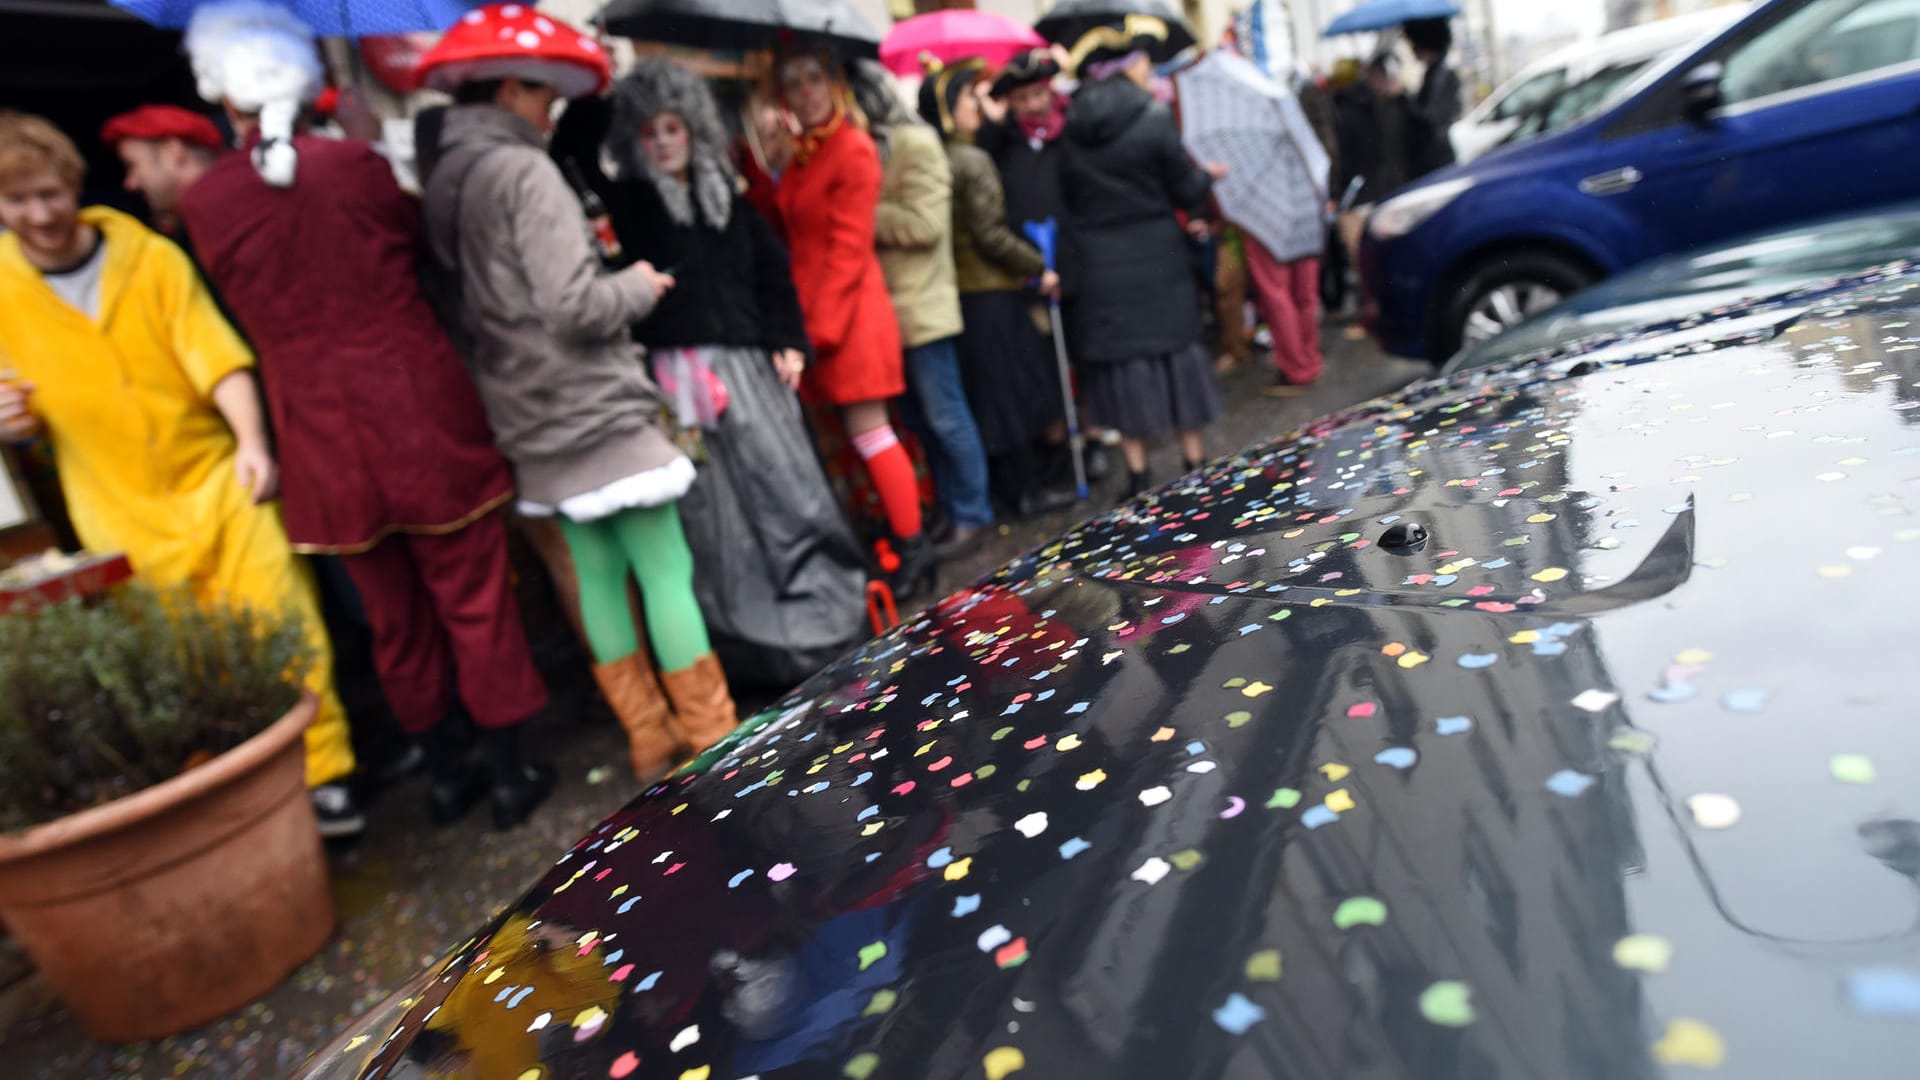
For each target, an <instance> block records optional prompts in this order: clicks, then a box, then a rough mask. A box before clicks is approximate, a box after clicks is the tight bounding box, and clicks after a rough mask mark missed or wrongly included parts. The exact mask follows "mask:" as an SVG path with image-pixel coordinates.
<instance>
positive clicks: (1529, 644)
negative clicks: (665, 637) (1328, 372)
mask: <svg viewBox="0 0 1920 1080" xmlns="http://www.w3.org/2000/svg"><path fill="white" fill-rule="evenodd" d="M1917 307H1920V277H1917V276H1915V275H1905V276H1901V277H1897V278H1890V279H1888V280H1886V281H1882V282H1879V283H1877V284H1876V285H1875V286H1874V287H1872V288H1871V289H1867V290H1862V291H1860V292H1858V293H1855V294H1850V295H1849V296H1847V297H1844V298H1840V299H1836V300H1834V301H1832V302H1830V303H1828V304H1826V305H1824V306H1823V307H1822V308H1821V309H1820V310H1819V311H1818V312H1815V313H1811V314H1809V315H1808V317H1807V318H1806V319H1804V320H1803V321H1801V322H1800V323H1798V324H1797V325H1795V326H1794V327H1792V328H1791V329H1789V330H1788V331H1787V332H1786V333H1784V334H1783V335H1781V336H1780V337H1779V338H1778V339H1776V340H1774V341H1773V342H1771V343H1769V344H1766V345H1763V346H1758V347H1752V346H1742V347H1733V348H1725V349H1719V350H1715V351H1711V352H1707V353H1704V354H1702V355H1697V356H1690V357H1686V358H1684V359H1683V360H1672V361H1662V362H1653V363H1646V364H1641V365H1636V366H1633V367H1631V368H1627V369H1618V370H1613V369H1609V370H1605V371H1601V372H1598V373H1595V374H1591V375H1587V376H1584V377H1570V376H1568V375H1567V374H1565V373H1564V372H1559V371H1553V372H1549V371H1541V370H1538V369H1530V368H1525V367H1516V368H1508V369H1496V370H1494V371H1492V372H1490V373H1486V374H1484V375H1481V376H1477V377H1473V378H1462V379H1457V380H1451V381H1445V382H1433V383H1428V384H1423V385H1421V386H1417V387H1415V388H1413V389H1411V390H1410V391H1408V392H1406V393H1404V394H1400V395H1394V396H1390V397H1387V398H1383V399H1380V400H1377V401H1373V402H1369V403H1366V404H1363V405H1361V406H1358V407H1356V408H1353V409H1351V410H1348V411H1346V412H1343V413H1340V414H1338V415H1335V416H1331V417H1328V418H1325V419H1323V420H1322V421H1319V422H1317V423H1315V424H1313V425H1311V426H1309V427H1308V428H1306V429H1305V430H1303V431H1301V432H1298V433H1293V434H1291V435H1288V436H1285V437H1282V438H1280V439H1277V440H1275V441H1274V442H1271V443H1268V444H1266V445H1263V446H1258V447H1255V448H1252V449H1251V450H1249V451H1247V452H1245V453H1242V454H1239V455H1236V456H1233V457H1229V458H1226V459H1223V460H1221V461H1219V462H1216V463H1215V464H1213V465H1211V466H1209V467H1207V468H1205V469H1203V470H1200V471H1197V472H1195V473H1193V474H1191V475H1190V476H1188V477H1186V478H1183V479H1182V480H1180V481H1179V482H1177V483H1175V484H1173V485H1170V486H1168V487H1166V488H1163V489H1161V490H1160V491H1158V492H1156V493H1154V494H1153V495H1151V496H1148V497H1146V498H1143V499H1140V500H1136V501H1134V502H1132V503H1129V504H1127V505H1126V506H1125V507H1123V508H1121V509H1119V510H1116V511H1114V512H1113V513H1110V514H1107V515H1104V516H1102V517H1100V518H1098V519H1096V520H1094V521H1092V522H1089V523H1088V524H1086V525H1085V526H1083V527H1081V528H1079V529H1077V530H1075V531H1073V532H1071V533H1069V534H1067V535H1066V536H1064V537H1061V538H1059V539H1057V540H1055V541H1053V542H1051V543H1049V544H1047V545H1045V546H1044V547H1042V548H1040V549H1038V550H1036V551H1034V552H1032V553H1030V554H1029V555H1027V556H1025V557H1023V558H1021V559H1019V560H1016V561H1015V562H1014V563H1012V564H1010V565H1009V566H1007V567H1004V568H1002V569H1001V570H1000V571H999V572H997V573H996V574H994V575H992V576H990V577H988V578H986V579H983V580H982V581H980V582H977V583H975V584H974V585H972V586H970V587H968V588H966V589H962V590H960V591H959V592H957V593H956V594H954V595H952V596H950V597H948V598H947V599H946V600H944V601H943V602H941V603H940V604H938V605H936V606H935V607H934V608H933V609H931V610H930V611H929V612H927V613H926V614H924V615H923V616H921V617H918V618H916V619H915V620H914V621H913V622H911V623H910V624H908V625H906V626H904V627H902V628H900V629H898V630H896V631H894V632H892V633H889V634H887V635H884V636H882V637H880V638H877V639H875V640H874V641H872V642H869V643H868V644H867V645H865V646H863V647H861V648H860V649H858V650H856V651H855V652H854V653H852V654H850V655H849V656H848V657H846V658H845V659H843V660H841V661H839V662H837V663H835V664H833V665H832V666H830V667H829V668H827V669H826V670H825V671H823V672H821V673H820V674H819V675H818V676H816V677H815V678H814V679H812V680H810V681H809V682H808V683H806V684H805V685H804V686H802V687H801V688H799V689H798V690H796V691H795V692H794V693H793V694H791V695H789V696H788V697H786V698H785V699H783V700H782V701H781V702H779V703H778V704H777V705H775V706H774V707H773V708H771V709H769V710H767V711H766V712H764V713H761V714H759V715H758V716H756V717H754V718H752V719H751V720H750V721H748V723H747V724H746V725H745V728H744V730H743V731H742V732H741V734H740V735H739V736H738V737H736V738H735V739H734V740H732V741H730V742H729V743H727V744H723V745H722V746H721V747H719V748H717V749H716V750H715V751H713V752H711V753H709V754H708V755H707V756H706V757H705V758H704V759H703V760H702V761H701V762H700V763H699V765H698V767H697V768H696V769H695V770H694V771H692V772H689V773H687V774H684V775H681V776H678V777H676V778H674V779H672V780H670V781H668V782H665V783H663V784H661V785H659V786H658V787H656V788H654V789H652V790H651V791H649V792H648V793H646V794H645V795H644V796H643V797H641V798H639V799H638V800H636V801H635V802H634V803H632V804H630V805H629V806H628V807H626V808H625V809H623V810H621V811H620V812H618V813H616V814H614V815H613V816H612V817H610V818H608V819H607V820H606V821H605V822H604V823H602V824H601V825H600V826H599V827H597V828H596V829H595V830H593V832H592V833H590V834H589V835H588V836H587V837H585V838H583V839H582V840H581V841H580V842H579V843H578V844H577V845H576V846H575V847H574V848H572V849H571V850H569V851H568V852H566V853H565V854H564V855H563V856H562V857H561V858H560V860H559V862H558V863H557V864H556V865H555V866H554V868H553V869H552V870H551V871H550V872H549V873H548V874H547V875H545V876H544V877H543V878H542V879H541V881H540V882H539V883H538V884H537V885H536V886H535V887H534V888H533V889H532V890H531V891H530V892H529V893H528V894H527V896H526V897H525V898H523V899H522V900H521V901H520V902H518V903H517V904H515V905H514V906H513V908H512V909H511V910H510V911H509V912H507V913H506V914H504V915H503V916H502V918H501V919H500V920H498V921H496V922H495V923H494V924H493V925H492V926H490V927H489V928H487V930H486V931H484V932H483V933H482V934H480V935H478V936H477V937H476V938H475V940H474V941H472V942H470V943H469V944H468V945H466V946H463V947H462V948H461V949H460V950H458V951H457V952H456V953H455V955H454V956H453V957H452V959H451V960H449V961H448V962H447V964H446V965H444V967H442V968H441V969H440V970H439V971H438V972H437V973H436V974H435V976H434V977H433V978H432V979H431V980H429V983H428V984H427V985H426V987H425V988H424V989H423V990H422V991H421V992H420V993H418V994H417V996H415V997H412V998H410V999H408V1007H407V1009H406V1011H405V1017H404V1019H403V1020H402V1021H401V1022H400V1023H399V1024H398V1025H397V1026H395V1027H394V1028H393V1029H392V1030H391V1031H376V1032H373V1033H371V1035H370V1037H369V1039H368V1041H367V1042H366V1043H365V1046H364V1053H365V1054H366V1055H367V1056H366V1068H365V1069H364V1071H365V1073H366V1075H369V1076H379V1077H419V1076H424V1075H427V1072H426V1069H427V1064H428V1063H429V1062H430V1061H433V1060H436V1059H437V1060H440V1061H443V1062H444V1061H465V1062H467V1063H468V1064H469V1065H470V1066H472V1067H473V1068H480V1067H481V1066H480V1062H481V1059H482V1058H484V1064H485V1066H486V1068H487V1069H492V1070H494V1071H484V1070H483V1071H482V1072H481V1073H476V1075H499V1076H508V1077H511V1076H514V1075H517V1074H516V1073H515V1072H514V1071H512V1069H513V1068H526V1069H540V1070H545V1071H541V1072H537V1073H534V1075H554V1076H608V1075H612V1076H616V1077H618V1076H629V1075H631V1076H648V1077H653V1076H664V1077H681V1078H685V1077H695V1078H702V1077H711V1078H720V1077H741V1076H748V1075H760V1076H766V1077H778V1076H851V1077H868V1076H871V1077H885V1076H927V1077H959V1076H978V1075H980V1074H981V1073H982V1071H984V1072H985V1074H986V1075H987V1076H990V1077H1002V1078H1004V1077H1008V1076H1015V1077H1016V1080H1017V1078H1018V1077H1019V1076H1033V1077H1070V1076H1100V1077H1115V1078H1131V1077H1142V1078H1145V1077H1153V1078H1163V1077H1326V1078H1332V1077H1359V1078H1372V1077H1379V1078H1383V1080H1384V1078H1388V1077H1406V1078H1415V1080H1439V1078H1443V1077H1476V1078H1477V1077H1495V1076H1499V1077H1549V1076H1550V1077H1556V1078H1563V1077H1564V1078H1583V1077H1592V1078H1600V1077H1655V1076H1665V1075H1675V1076H1679V1075H1693V1074H1692V1073H1691V1072H1689V1071H1687V1070H1689V1069H1691V1068H1715V1067H1721V1066H1723V1065H1724V1066H1725V1068H1726V1070H1727V1072H1726V1075H1737V1076H1740V1077H1744V1078H1763V1080H1764V1078H1776V1077H1777V1078H1782V1080H1784V1078H1794V1080H1801V1078H1804V1077H1808V1076H1847V1077H1851V1078H1893V1077H1907V1076H1910V1075H1911V1074H1912V1049H1913V1038H1914V1033H1915V1031H1916V1028H1915V1024H1916V1023H1920V1018H1917V1017H1916V1013H1920V1002H1917V1001H1916V995H1920V970H1917V969H1916V963H1915V960H1914V957H1913V953H1912V950H1911V947H1910V941H1911V937H1910V935H1911V933H1912V929H1913V926H1914V924H1915V916H1916V910H1915V906H1916V891H1915V885H1916V883H1917V881H1920V823H1917V822H1916V821H1915V819H1916V818H1920V805H1916V799H1917V798H1920V795H1917V793H1920V753H1916V750H1917V749H1920V735H1916V733H1915V729H1914V726H1913V722H1912V706H1911V689H1910V686H1909V680H1908V678H1907V672H1906V670H1905V665H1904V663H1902V662H1901V656H1902V650H1903V649H1904V648H1905V647H1906V644H1907V642H1908V641H1909V639H1910V637H1911V635H1910V630H1911V628H1912V625H1913V616H1912V607H1911V605H1912V601H1913V598H1914V597H1915V596H1920V562H1917V561H1916V560H1915V559H1914V557H1913V555H1914V552H1915V550H1916V548H1915V547H1913V546H1912V545H1915V544H1920V521H1916V519H1915V517H1914V516H1913V509H1912V507H1911V505H1910V503H1911V501H1912V500H1911V496H1910V494H1909V490H1908V489H1910V487H1911V480H1912V476H1913V475H1914V470H1915V464H1916V461H1920V427H1917V426H1916V421H1920V382H1917V381H1916V378H1917V377H1920V317H1916V316H1920V310H1916V308H1917ZM1414 525H1418V526H1419V527H1420V530H1422V531H1423V532H1424V534H1425V539H1424V543H1423V544H1416V543H1415V541H1416V540H1418V539H1419V537H1418V536H1416V535H1415V533H1414V531H1413V530H1412V529H1410V528H1409V527H1410V526H1414ZM463 1055H464V1056H463ZM501 1070H505V1071H501ZM357 1074H358V1073H354V1074H349V1075H357Z"/></svg>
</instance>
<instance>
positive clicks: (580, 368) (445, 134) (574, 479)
mask: <svg viewBox="0 0 1920 1080" xmlns="http://www.w3.org/2000/svg"><path fill="white" fill-rule="evenodd" d="M435 149H436V159H437V160H436V162H435V165H434V169H433V172H432V174H431V175H430V176H429V177H428V180H427V188H426V194H425V213H426V220H427V238H428V241H429V243H430V245H431V246H432V249H433V255H434V258H435V259H436V260H438V261H439V263H440V264H441V265H442V266H443V267H447V268H450V269H452V270H454V271H455V272H456V273H457V274H458V277H459V293H460V302H461V307H462V309H463V311H462V315H463V318H464V321H465V324H466V326H467V328H468V329H469V330H470V331H472V336H473V344H472V348H471V350H470V351H471V355H470V356H469V357H468V360H469V362H470V363H471V364H472V366H473V372H474V378H475V381H476V382H477V383H478V384H479V387H480V396H481V398H482V400H483V401H484V402H485V403H486V407H487V418H488V420H489V421H490V422H491V424H492V426H493V434H494V439H495V440H496V441H497V442H498V443H499V444H500V450H501V452H502V453H504V454H505V455H506V456H507V458H508V460H510V461H512V462H513V466H514V474H515V479H516V481H517V482H518V484H519V487H520V497H521V498H522V499H525V500H529V501H532V502H536V503H543V504H545V505H548V506H555V505H558V504H559V502H560V501H561V500H563V499H567V498H571V497H573V496H575V495H580V494H584V493H586V492H589V491H594V490H597V489H599V488H602V487H605V486H606V485H608V484H610V483H612V482H614V481H616V480H620V479H623V478H625V477H629V476H634V475H637V474H639V473H643V472H646V471H648V470H650V469H656V468H659V467H661V466H664V465H666V464H668V463H670V462H672V461H673V460H674V459H675V458H677V457H679V456H680V450H679V448H678V447H676V446H675V445H674V444H673V442H672V440H670V439H669V438H668V437H667V434H666V432H665V430H664V427H663V417H662V411H661V398H660V395H659V391H658V390H657V389H656V388H655V387H654V385H653V382H652V380H650V379H649V378H647V375H646V372H645V368H644V365H643V364H642V363H641V353H640V350H639V347H638V346H636V345H635V344H634V342H633V338H632V336H631V333H630V327H631V326H632V324H633V323H635V322H638V321H639V320H641V319H643V318H645V317H646V315H647V313H648V312H650V311H652V310H653V306H654V302H655V301H656V299H657V297H655V295H654V292H653V287H652V285H651V284H650V283H649V282H648V281H647V279H646V278H644V277H642V276H640V275H639V274H637V273H635V272H632V271H622V272H619V273H611V274H610V273H607V272H606V271H604V270H603V269H602V267H601V264H600V257H599V254H598V252H597V251H596V249H595V247H594V244H593V239H592V233H591V231H590V226H589V224H588V222H587V220H586V217H585V215H584V214H583V212H582V211H581V208H580V202H579V199H578V198H577V197H576V196H575V195H574V193H573V190H572V189H571V188H570V187H568V186H567V182H566V179H565V178H564V177H563V176H562V175H561V173H560V170H559V168H558V167H557V166H555V165H554V164H553V162H552V161H551V160H550V159H549V158H548V157H547V152H546V147H545V145H544V140H543V139H542V138H541V135H540V133H539V132H538V131H536V130H535V129H534V127H533V125H531V124H529V123H527V122H526V121H525V120H522V119H520V118H519V117H517V116H515V115H513V114H512V113H509V112H507V111H506V110H504V109H498V108H495V107H493V106H491V105H456V106H454V107H452V108H450V109H449V110H447V114H446V120H445V126H444V128H443V129H442V133H441V136H440V142H439V145H438V147H436V148H435Z"/></svg>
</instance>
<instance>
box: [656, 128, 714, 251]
mask: <svg viewBox="0 0 1920 1080" xmlns="http://www.w3.org/2000/svg"><path fill="white" fill-rule="evenodd" d="M647 179H648V180H650V181H652V183H653V189H654V190H655V191H657V192H659V193H660V201H661V203H662V204H664V205H665V206H666V208H667V216H668V217H670V218H672V219H673V222H674V224H676V225H681V226H688V227H691V226H692V225H693V224H694V223H695V222H694V214H693V202H694V200H695V199H698V200H700V214H701V216H702V217H705V218H706V220H707V224H709V225H711V226H713V228H714V229H715V230H716V231H719V232H726V231H727V219H728V218H729V217H731V216H732V214H733V172H732V170H730V169H729V168H728V167H727V166H726V165H725V164H724V163H723V162H721V161H718V160H716V159H715V158H714V156H713V153H712V151H710V150H708V149H707V148H706V147H704V146H701V147H696V148H695V149H694V151H693V160H691V161H689V162H688V163H687V183H684V184H683V183H681V182H680V181H678V180H676V179H674V178H673V177H671V176H667V175H666V174H664V173H660V172H657V171H655V170H654V169H652V168H648V169H647Z"/></svg>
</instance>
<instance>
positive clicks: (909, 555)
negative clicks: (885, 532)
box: [892, 531, 937, 604]
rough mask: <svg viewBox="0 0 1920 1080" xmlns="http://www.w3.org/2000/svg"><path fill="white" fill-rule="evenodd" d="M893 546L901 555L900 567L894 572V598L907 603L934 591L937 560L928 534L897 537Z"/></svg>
mask: <svg viewBox="0 0 1920 1080" xmlns="http://www.w3.org/2000/svg"><path fill="white" fill-rule="evenodd" d="M893 547H894V550H895V551H896V552H898V553H899V555H900V568H899V569H898V570H895V571H894V572H893V582H892V585H893V598H894V600H896V601H897V602H899V603H902V604H905V603H907V602H909V601H911V600H913V599H914V598H915V597H918V596H924V595H925V594H927V593H930V592H932V591H933V574H934V570H935V569H936V568H937V561H936V560H935V558H934V554H933V541H932V540H930V539H928V538H927V534H926V533H925V532H924V531H923V532H921V533H920V535H918V536H913V537H908V538H907V539H905V540H901V539H895V540H894V542H893Z"/></svg>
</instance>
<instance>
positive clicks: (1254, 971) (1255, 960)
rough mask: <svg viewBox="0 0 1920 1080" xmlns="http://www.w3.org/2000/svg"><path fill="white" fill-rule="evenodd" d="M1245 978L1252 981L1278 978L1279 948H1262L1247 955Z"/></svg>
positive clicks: (1277, 979)
mask: <svg viewBox="0 0 1920 1080" xmlns="http://www.w3.org/2000/svg"><path fill="white" fill-rule="evenodd" d="M1247 978H1248V979H1251V980H1252V981H1254V982H1278V981H1279V980H1280V950H1279V949H1262V950H1260V951H1259V952H1257V953H1254V954H1253V955H1252V956H1249V957H1247Z"/></svg>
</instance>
